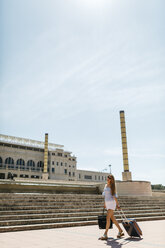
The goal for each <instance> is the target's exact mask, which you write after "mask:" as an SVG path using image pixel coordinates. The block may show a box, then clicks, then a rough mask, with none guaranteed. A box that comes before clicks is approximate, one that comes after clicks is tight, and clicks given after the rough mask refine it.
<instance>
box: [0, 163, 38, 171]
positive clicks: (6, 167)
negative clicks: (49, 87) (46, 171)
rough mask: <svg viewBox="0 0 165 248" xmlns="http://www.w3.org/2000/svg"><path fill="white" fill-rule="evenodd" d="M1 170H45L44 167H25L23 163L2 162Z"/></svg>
mask: <svg viewBox="0 0 165 248" xmlns="http://www.w3.org/2000/svg"><path fill="white" fill-rule="evenodd" d="M0 170H16V171H18V170H19V171H29V172H31V171H32V172H43V168H37V167H27V166H26V167H25V166H23V165H15V164H0Z"/></svg>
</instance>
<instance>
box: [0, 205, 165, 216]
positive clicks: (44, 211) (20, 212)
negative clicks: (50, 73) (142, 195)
mask: <svg viewBox="0 0 165 248" xmlns="http://www.w3.org/2000/svg"><path fill="white" fill-rule="evenodd" d="M122 209H123V211H124V212H125V211H130V212H135V211H141V212H145V211H149V212H152V211H158V210H159V211H162V210H163V209H164V208H163V207H162V208H159V207H158V206H156V207H151V206H150V207H138V208H136V207H131V208H128V207H122ZM93 211H100V212H102V211H103V206H102V207H99V208H92V207H91V208H89V207H88V208H83V207H82V208H76V209H74V208H70V209H68V208H65V209H64V208H61V209H58V208H57V209H49V208H48V209H33V210H31V209H30V210H22V209H21V210H14V211H13V210H12V211H11V210H9V211H1V212H0V214H1V216H2V215H18V216H19V215H26V214H29V215H30V214H48V213H63V212H67V213H73V212H93Z"/></svg>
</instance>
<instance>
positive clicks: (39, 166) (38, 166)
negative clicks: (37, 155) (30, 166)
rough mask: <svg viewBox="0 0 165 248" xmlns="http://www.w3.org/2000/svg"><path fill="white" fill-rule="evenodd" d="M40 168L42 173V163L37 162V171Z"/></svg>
mask: <svg viewBox="0 0 165 248" xmlns="http://www.w3.org/2000/svg"><path fill="white" fill-rule="evenodd" d="M40 168H41V170H42V171H43V169H44V163H43V162H42V161H39V162H38V163H37V170H40Z"/></svg>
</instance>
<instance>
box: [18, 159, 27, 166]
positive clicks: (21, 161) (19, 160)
mask: <svg viewBox="0 0 165 248" xmlns="http://www.w3.org/2000/svg"><path fill="white" fill-rule="evenodd" d="M17 165H25V161H24V160H23V159H22V158H19V159H18V160H17Z"/></svg>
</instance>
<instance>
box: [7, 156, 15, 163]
mask: <svg viewBox="0 0 165 248" xmlns="http://www.w3.org/2000/svg"><path fill="white" fill-rule="evenodd" d="M5 164H14V159H13V158H11V157H8V158H6V159H5Z"/></svg>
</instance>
